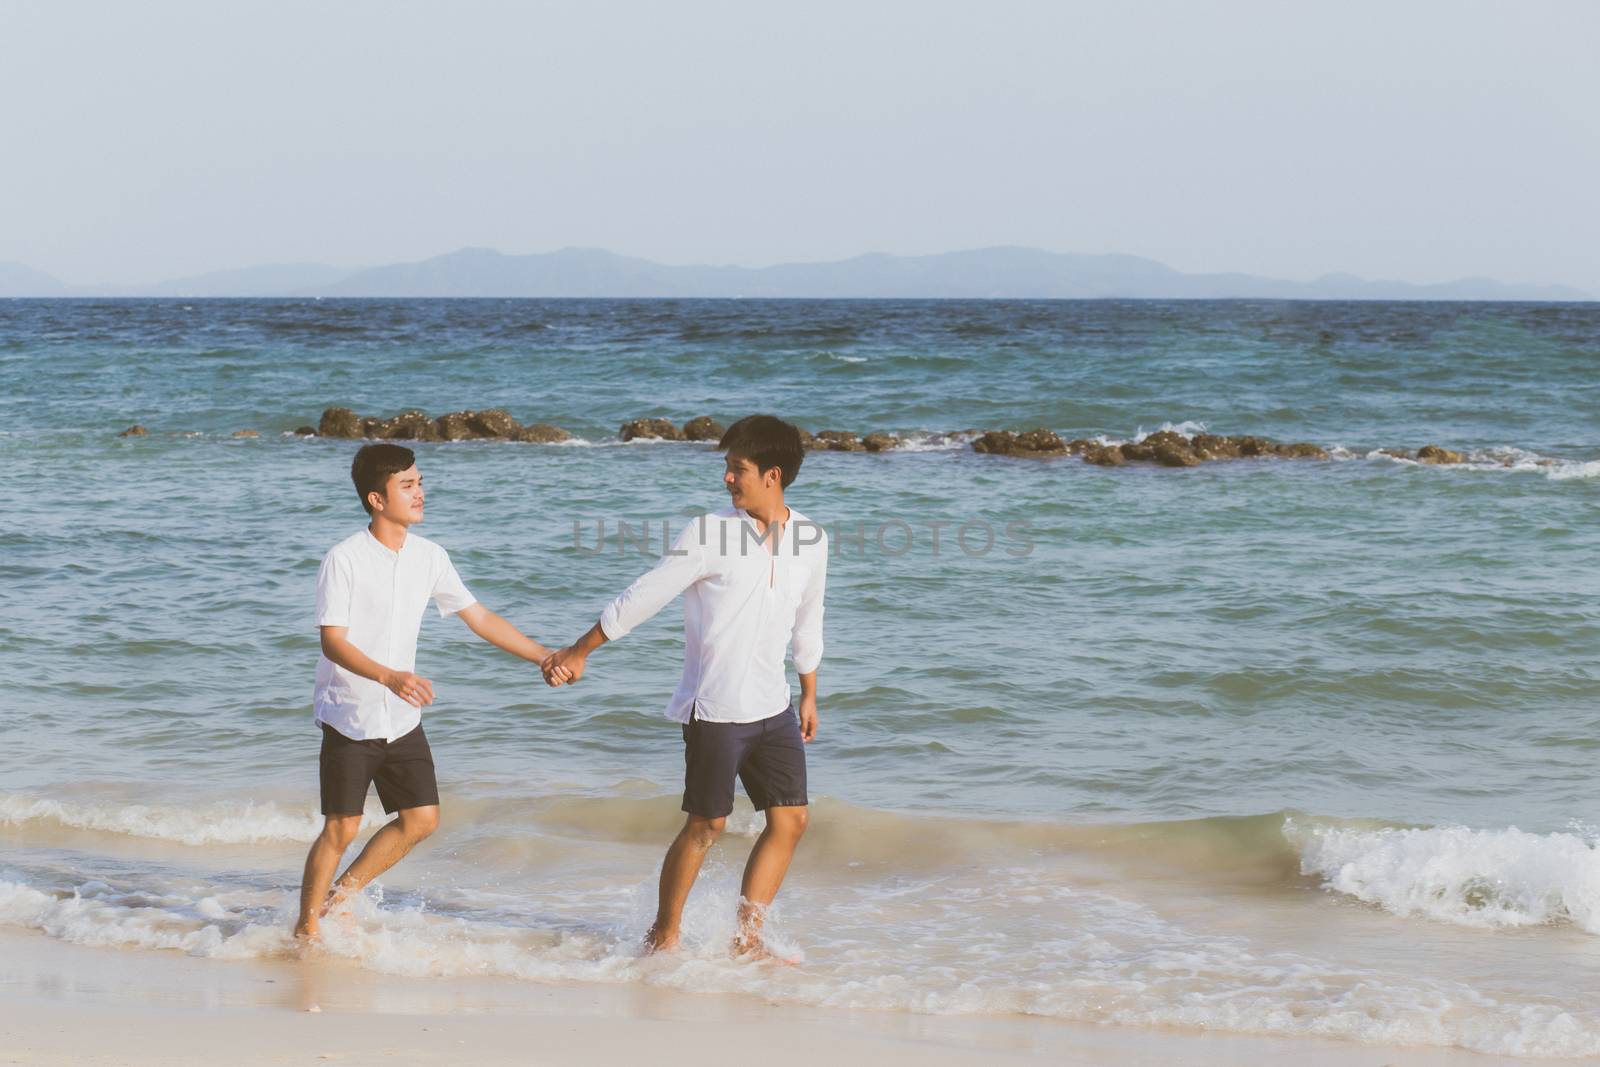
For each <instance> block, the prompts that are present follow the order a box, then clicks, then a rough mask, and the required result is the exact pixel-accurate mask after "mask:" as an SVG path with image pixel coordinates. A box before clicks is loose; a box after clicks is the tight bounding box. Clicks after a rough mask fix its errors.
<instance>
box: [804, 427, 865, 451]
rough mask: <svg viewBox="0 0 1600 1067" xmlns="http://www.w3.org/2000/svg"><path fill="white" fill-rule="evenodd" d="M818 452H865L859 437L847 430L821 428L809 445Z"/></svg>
mask: <svg viewBox="0 0 1600 1067" xmlns="http://www.w3.org/2000/svg"><path fill="white" fill-rule="evenodd" d="M811 447H813V448H815V449H816V450H817V451H819V452H865V451H866V447H865V446H864V445H862V443H861V438H859V437H857V436H856V435H855V434H853V433H851V432H850V431H848V430H823V431H822V432H821V433H819V434H817V436H816V439H815V443H814V444H813V445H812V446H811Z"/></svg>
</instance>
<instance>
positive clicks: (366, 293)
mask: <svg viewBox="0 0 1600 1067" xmlns="http://www.w3.org/2000/svg"><path fill="white" fill-rule="evenodd" d="M74 296H76V297H92V296H133V297H159V296H173V297H273V296H290V297H749V298H760V297H799V298H861V299H871V298H901V299H917V298H925V299H968V300H982V299H1033V300H1076V299H1102V298H1105V299H1110V298H1125V299H1158V300H1171V299H1227V298H1249V299H1263V300H1552V301H1569V300H1593V299H1594V297H1593V296H1591V295H1590V294H1588V293H1585V292H1582V291H1580V290H1578V289H1572V288H1569V287H1567V286H1561V285H1512V284H1508V283H1506V282H1498V281H1495V280H1493V279H1491V278H1459V279H1457V280H1455V281H1450V282H1440V283H1438V284H1436V285H1415V284H1412V283H1410V282H1395V281H1369V280H1367V279H1364V278H1358V277H1356V276H1354V275H1351V274H1325V275H1323V276H1322V277H1320V278H1317V279H1316V280H1314V281H1309V282H1292V281H1283V280H1281V279H1277V278H1262V277H1257V276H1255V275H1251V274H1185V273H1183V272H1181V271H1177V270H1173V269H1172V268H1171V267H1168V266H1166V265H1165V264H1162V263H1158V262H1156V261H1155V260H1153V259H1143V258H1141V257H1139V256H1122V255H1077V254H1072V253H1059V252H1045V251H1042V250H1040V249H1037V248H1015V247H1000V248H977V249H972V250H970V251H965V252H946V253H944V254H942V255H933V256H891V255H885V254H882V253H872V254H869V255H864V256H857V257H855V258H854V259H844V260H838V261H836V262H832V263H785V264H780V265H778V266H775V267H754V268H752V267H707V266H682V267H674V266H667V265H665V264H661V263H653V262H651V261H650V260H647V259H634V258H631V257H628V256H619V255H617V254H615V253H613V252H606V251H603V250H601V249H597V248H563V249H561V250H560V251H558V252H547V253H540V254H534V255H526V256H508V255H505V254H503V253H500V252H496V251H494V250H493V249H489V248H463V249H461V250H460V251H459V252H451V253H449V254H448V255H443V256H435V257H433V258H432V259H425V260H422V261H421V262H418V263H394V264H390V265H388V266H381V267H366V268H361V269H356V270H343V269H340V268H337V267H329V266H324V265H322V264H318V263H278V264H268V265H265V266H259V267H246V268H244V269H242V270H227V271H217V272H214V273H211V274H200V275H195V276H193V277H188V278H176V279H173V280H172V281H167V282H162V283H160V284H158V285H147V286H126V287H105V286H101V287H84V286H72V285H68V284H67V283H65V282H63V281H60V280H58V279H56V278H52V277H50V276H49V275H48V274H43V273H41V272H39V271H36V270H32V269H30V268H28V267H25V266H23V265H21V264H19V263H0V297H74Z"/></svg>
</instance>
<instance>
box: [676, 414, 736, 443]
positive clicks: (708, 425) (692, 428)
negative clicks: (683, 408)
mask: <svg viewBox="0 0 1600 1067" xmlns="http://www.w3.org/2000/svg"><path fill="white" fill-rule="evenodd" d="M726 430H727V427H725V426H723V425H722V423H720V422H718V421H717V420H716V419H713V418H712V417H711V416H710V415H701V416H700V417H699V418H695V419H690V420H689V421H688V422H686V423H684V424H683V439H684V440H685V441H720V440H722V435H723V433H724V432H726Z"/></svg>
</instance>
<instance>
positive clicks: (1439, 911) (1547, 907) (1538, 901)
mask: <svg viewBox="0 0 1600 1067" xmlns="http://www.w3.org/2000/svg"><path fill="white" fill-rule="evenodd" d="M1284 833H1285V836H1287V837H1288V838H1289V839H1290V840H1291V841H1293V842H1294V843H1295V844H1296V846H1297V847H1298V849H1299V852H1300V856H1301V870H1302V871H1303V872H1304V873H1305V874H1307V875H1312V876H1315V877H1317V878H1320V879H1321V880H1322V882H1323V884H1324V885H1325V886H1326V887H1327V888H1328V889H1330V890H1333V891H1335V892H1338V893H1344V894H1347V895H1349V896H1352V897H1355V898H1356V899H1357V900H1362V901H1366V902H1367V903H1370V904H1376V905H1378V906H1380V907H1382V908H1383V909H1384V910H1386V911H1389V912H1391V913H1393V914H1395V915H1399V916H1402V917H1412V916H1422V917H1425V918H1429V919H1436V920H1439V921H1441V922H1448V923H1454V924H1456V925H1459V926H1476V927H1488V928H1494V927H1509V926H1535V925H1545V924H1553V923H1567V924H1571V925H1573V926H1576V927H1577V928H1579V929H1581V930H1583V931H1585V932H1587V933H1591V934H1600V848H1597V842H1596V839H1595V837H1594V835H1593V834H1587V833H1583V832H1578V831H1573V832H1564V833H1549V834H1534V833H1527V832H1525V831H1523V830H1519V829H1517V828H1515V827H1509V828H1506V829H1501V830H1475V829H1469V828H1467V827H1464V826H1438V827H1419V828H1403V827H1385V828H1377V829H1373V828H1356V827H1345V826H1339V825H1326V824H1324V825H1316V824H1308V823H1302V822H1299V821H1297V820H1295V819H1293V818H1291V819H1289V820H1287V821H1286V825H1285V828H1284Z"/></svg>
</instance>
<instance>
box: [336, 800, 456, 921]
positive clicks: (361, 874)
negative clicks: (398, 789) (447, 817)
mask: <svg viewBox="0 0 1600 1067" xmlns="http://www.w3.org/2000/svg"><path fill="white" fill-rule="evenodd" d="M438 828H439V805H437V804H429V805H428V806H427V807H422V808H401V809H400V811H399V812H398V813H397V815H396V817H395V818H394V819H391V820H390V821H389V822H387V823H385V824H384V825H383V828H382V829H380V830H379V831H378V832H377V833H375V834H373V835H372V840H370V841H368V842H367V847H366V848H363V849H362V850H361V855H359V856H357V857H356V858H355V862H353V863H351V864H350V866H348V867H346V868H345V869H344V873H343V874H341V875H340V876H339V880H338V881H337V882H335V883H333V891H332V892H331V893H329V894H328V897H327V900H325V901H324V902H323V905H322V911H321V914H322V915H326V914H328V912H329V911H330V910H331V909H333V908H334V907H337V906H338V905H339V903H340V902H342V901H343V900H345V898H347V897H349V896H351V895H353V894H355V893H359V892H360V891H361V889H362V887H363V886H365V885H366V884H367V883H368V882H370V881H372V880H373V879H374V878H376V877H378V875H380V874H382V873H383V872H384V871H387V870H388V869H389V868H390V867H393V866H394V865H395V864H396V863H399V862H400V861H401V860H402V859H404V858H405V855H406V853H407V852H410V851H411V850H412V849H413V848H415V847H416V846H417V845H418V844H419V843H421V842H422V841H424V840H425V839H426V838H427V837H428V835H429V834H431V833H433V832H434V831H435V830H437V829H438Z"/></svg>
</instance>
